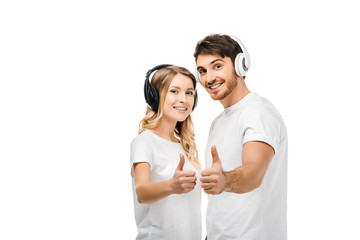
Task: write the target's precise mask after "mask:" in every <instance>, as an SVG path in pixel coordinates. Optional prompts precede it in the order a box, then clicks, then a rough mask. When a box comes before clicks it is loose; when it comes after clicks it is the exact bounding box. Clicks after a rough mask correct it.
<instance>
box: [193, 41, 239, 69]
mask: <svg viewBox="0 0 360 240" xmlns="http://www.w3.org/2000/svg"><path fill="white" fill-rule="evenodd" d="M238 53H242V50H241V48H240V46H239V44H238V43H237V42H236V41H235V40H234V39H232V38H231V37H230V36H229V35H220V34H211V35H208V36H206V37H205V38H204V39H203V40H201V41H199V42H198V43H197V45H196V48H195V52H194V57H195V61H196V60H197V58H198V56H199V55H219V56H220V57H222V58H224V57H229V58H230V59H231V61H232V63H234V61H235V58H236V55H238Z"/></svg>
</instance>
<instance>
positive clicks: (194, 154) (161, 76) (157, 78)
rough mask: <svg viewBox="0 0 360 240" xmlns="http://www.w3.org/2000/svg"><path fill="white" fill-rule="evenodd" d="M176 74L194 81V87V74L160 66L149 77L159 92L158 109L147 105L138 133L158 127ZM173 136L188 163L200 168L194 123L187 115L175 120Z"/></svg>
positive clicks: (183, 69) (178, 68) (182, 69)
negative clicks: (182, 118) (178, 139)
mask: <svg viewBox="0 0 360 240" xmlns="http://www.w3.org/2000/svg"><path fill="white" fill-rule="evenodd" d="M177 74H182V75H184V76H187V77H189V78H190V79H191V80H192V81H193V83H194V89H196V80H195V77H194V75H193V74H192V73H191V72H190V71H189V70H187V69H186V68H183V67H178V66H169V67H165V68H161V69H159V70H158V71H156V72H155V74H154V76H153V77H152V79H151V84H152V85H154V86H155V88H156V90H157V91H158V93H159V98H160V101H159V108H158V111H157V112H155V111H153V110H152V109H151V108H150V107H149V106H147V109H146V114H145V117H144V118H143V119H142V120H141V122H140V126H139V132H138V133H139V134H140V133H142V132H143V131H145V130H156V129H158V128H159V127H160V124H161V118H162V117H163V112H164V107H163V106H164V101H165V97H166V94H167V91H168V89H169V86H170V83H171V81H172V80H173V78H174V77H175V75H177ZM174 133H175V136H176V137H178V138H180V144H181V146H182V148H183V149H184V151H185V154H186V157H187V158H188V159H189V161H190V163H191V164H192V165H193V166H194V167H195V168H196V169H198V170H201V164H200V161H199V156H198V151H197V149H196V144H195V133H194V125H193V122H192V119H191V115H189V116H188V117H187V118H186V119H185V120H184V121H183V122H177V124H176V127H175V130H174Z"/></svg>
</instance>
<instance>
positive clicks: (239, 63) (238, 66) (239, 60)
mask: <svg viewBox="0 0 360 240" xmlns="http://www.w3.org/2000/svg"><path fill="white" fill-rule="evenodd" d="M244 64H245V55H244V54H243V53H239V54H238V55H237V56H236V58H235V61H234V67H235V72H236V74H237V75H238V76H241V77H244V76H245V75H246V72H247V71H246V70H245V68H244V67H245V66H244Z"/></svg>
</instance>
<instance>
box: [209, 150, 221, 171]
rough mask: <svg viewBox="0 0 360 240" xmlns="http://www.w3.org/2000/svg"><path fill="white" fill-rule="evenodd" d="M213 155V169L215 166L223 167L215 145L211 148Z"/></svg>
mask: <svg viewBox="0 0 360 240" xmlns="http://www.w3.org/2000/svg"><path fill="white" fill-rule="evenodd" d="M211 155H212V159H213V162H212V166H211V167H214V165H220V166H221V161H220V158H219V154H218V152H217V150H216V146H215V145H213V146H212V147H211Z"/></svg>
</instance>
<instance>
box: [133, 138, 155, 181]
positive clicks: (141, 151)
mask: <svg viewBox="0 0 360 240" xmlns="http://www.w3.org/2000/svg"><path fill="white" fill-rule="evenodd" d="M139 162H147V163H149V164H150V167H151V165H152V162H153V159H152V155H151V147H150V146H149V142H148V141H147V139H146V138H145V137H143V136H140V135H138V136H137V137H135V138H134V140H133V141H132V142H131V144H130V167H131V176H134V163H139Z"/></svg>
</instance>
